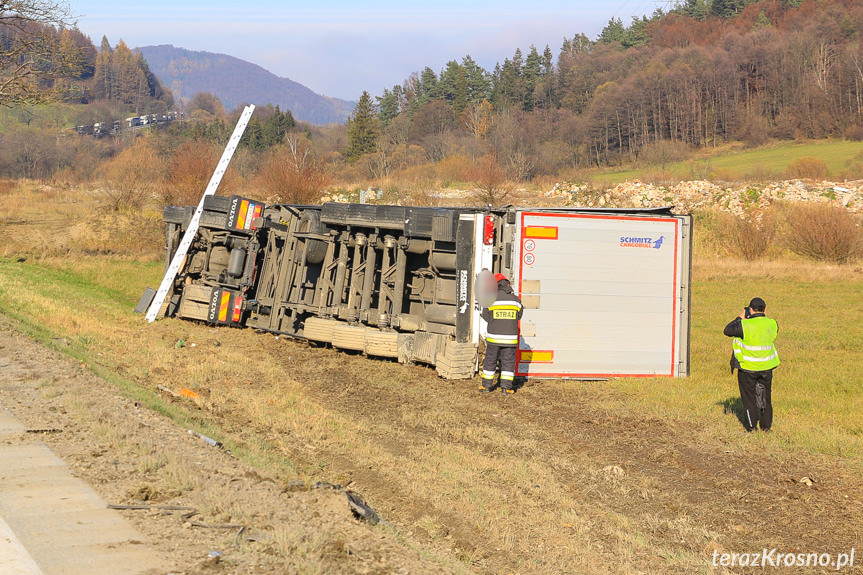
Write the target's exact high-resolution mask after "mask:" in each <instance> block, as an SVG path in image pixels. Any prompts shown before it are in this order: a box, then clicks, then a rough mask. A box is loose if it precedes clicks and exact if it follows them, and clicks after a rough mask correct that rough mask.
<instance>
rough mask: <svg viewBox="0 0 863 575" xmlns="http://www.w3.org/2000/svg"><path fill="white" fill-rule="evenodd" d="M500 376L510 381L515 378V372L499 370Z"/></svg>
mask: <svg viewBox="0 0 863 575" xmlns="http://www.w3.org/2000/svg"><path fill="white" fill-rule="evenodd" d="M500 378H501V379H505V380H507V381H512V380H513V379H515V372H514V371H501V372H500Z"/></svg>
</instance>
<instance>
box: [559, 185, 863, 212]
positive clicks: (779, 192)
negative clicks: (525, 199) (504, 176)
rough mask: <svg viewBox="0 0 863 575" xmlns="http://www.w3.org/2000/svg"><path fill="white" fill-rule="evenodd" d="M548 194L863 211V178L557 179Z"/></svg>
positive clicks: (568, 201) (684, 205) (599, 200)
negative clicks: (598, 183) (600, 183)
mask: <svg viewBox="0 0 863 575" xmlns="http://www.w3.org/2000/svg"><path fill="white" fill-rule="evenodd" d="M545 197H549V198H554V197H557V198H562V199H563V200H564V202H565V205H566V206H570V207H576V206H577V207H590V208H595V207H596V208H599V207H613V208H631V207H644V208H649V207H661V206H673V211H674V212H675V213H691V212H693V211H695V210H698V209H704V208H718V209H720V210H723V211H726V212H730V213H733V214H735V215H737V216H743V215H745V214H748V213H751V212H752V211H753V210H759V209H764V208H767V207H768V206H770V205H771V204H772V203H773V202H775V201H777V200H782V201H789V202H823V203H826V202H833V203H836V204H837V205H842V206H844V207H846V208H847V209H848V211H850V212H853V213H858V214H859V213H863V180H855V181H852V182H842V183H841V184H840V183H837V182H815V181H811V180H786V181H783V182H776V183H772V184H767V185H752V184H750V185H745V186H737V187H731V186H727V187H723V186H720V185H717V184H715V183H712V182H706V181H689V182H680V183H678V184H675V185H673V186H663V185H656V184H649V183H645V182H641V181H639V180H631V181H629V180H628V181H626V182H623V183H621V184H618V185H616V186H615V187H613V188H611V189H607V190H597V189H595V188H592V187H591V186H590V185H588V184H583V183H572V182H558V183H557V184H555V185H554V187H553V188H552V189H551V190H550V191H548V192H546V193H545Z"/></svg>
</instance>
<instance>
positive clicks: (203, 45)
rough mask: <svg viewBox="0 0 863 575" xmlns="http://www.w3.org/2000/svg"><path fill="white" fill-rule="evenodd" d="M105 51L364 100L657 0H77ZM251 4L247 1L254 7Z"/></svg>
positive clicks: (594, 30)
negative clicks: (203, 65) (230, 68)
mask: <svg viewBox="0 0 863 575" xmlns="http://www.w3.org/2000/svg"><path fill="white" fill-rule="evenodd" d="M69 2H70V6H71V9H72V13H73V15H74V16H75V18H76V19H77V22H78V28H79V29H80V30H81V31H82V32H84V33H85V34H87V35H88V36H90V38H91V39H92V40H93V42H94V43H95V44H96V46H97V47H98V46H99V44H100V42H101V40H102V36H107V38H108V41H109V42H110V43H111V45H112V46H115V45H116V44H117V42H118V41H119V40H123V41H124V42H126V44H127V45H129V47H130V48H135V47H137V46H150V45H158V44H173V45H174V46H177V47H181V48H186V49H188V50H196V51H206V52H217V53H222V54H228V55H231V56H235V57H237V58H241V59H243V60H246V61H249V62H252V63H254V64H258V65H259V66H262V67H264V68H266V69H267V70H269V71H270V72H272V73H273V74H276V75H277V76H282V77H286V78H290V79H291V80H294V81H296V82H299V83H301V84H303V85H305V86H307V87H308V88H311V89H312V90H313V91H315V92H317V93H319V94H324V95H326V96H334V97H337V98H344V99H346V100H356V99H358V98H359V96H360V94H362V92H363V90H368V91H369V93H370V94H372V95H373V96H375V95H380V94H381V92H382V91H383V90H384V88H392V86H393V85H394V84H401V83H402V82H404V80H405V79H406V78H407V77H408V76H409V75H410V74H411V73H412V72H419V71H420V70H422V68H424V67H425V66H429V67H431V68H432V69H433V70H435V71H436V72H440V70H441V69H442V68H443V67H444V66H445V65H446V63H447V62H448V61H450V60H457V61H461V59H462V57H464V56H465V55H467V54H469V55H470V56H471V57H472V58H473V59H474V60H475V61H476V62H477V63H478V64H479V65H481V66H483V67H484V68H486V69H487V70H489V71H491V70H492V69H493V68H494V65H495V63H497V62H501V63H502V62H503V60H504V59H505V58H510V57H512V55H513V53H514V52H515V49H516V48H521V50H522V52H525V53H526V52H527V50H528V48H529V47H530V45H531V44H533V45H535V46H536V47H537V49H538V50H539V51H540V53H541V52H542V51H543V50H544V49H545V46H546V44H547V45H548V46H549V47H550V48H551V50H552V53H553V54H554V55H555V58H556V57H557V54H558V52H559V50H560V46H561V44H562V43H563V39H564V37H566V38H571V37H572V36H574V35H576V34H578V33H584V34H587V36H588V37H589V38H591V39H595V38H596V36H597V34H599V32H600V31H601V30H602V28H603V27H604V26H605V24H606V23H607V22H608V20H609V19H610V18H612V17H615V18H621V19H622V20H623V22H624V23H626V24H628V23H629V22H630V21H631V19H632V16H636V15H637V16H641V15H642V14H650V13H652V12H653V11H654V10H655V9H656V8H657V7H663V8H667V7H668V6H669V4H670V3H669V2H657V1H656V0H608V1H605V2H601V1H600V2H597V1H593V0H569V1H566V0H519V1H513V0H461V1H456V0H428V1H425V2H420V1H416V0H399V1H395V0H366V1H365V2H350V1H347V0H306V1H305V2H297V1H293V0H285V1H278V0H257V1H255V2H249V3H246V2H238V1H233V2H227V1H223V0H206V1H205V0H174V1H171V2H169V1H166V0H148V1H146V2H136V3H134V4H132V3H127V2H125V1H123V0H69ZM246 5H247V6H246Z"/></svg>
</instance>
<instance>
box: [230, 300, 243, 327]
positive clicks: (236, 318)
mask: <svg viewBox="0 0 863 575" xmlns="http://www.w3.org/2000/svg"><path fill="white" fill-rule="evenodd" d="M242 307H243V298H242V297H240V296H237V297H236V298H234V315H233V317H232V318H231V319H232V321H233V322H234V323H237V322H238V321H240V313H242V311H243V310H242Z"/></svg>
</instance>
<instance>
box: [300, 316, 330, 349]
mask: <svg viewBox="0 0 863 575" xmlns="http://www.w3.org/2000/svg"><path fill="white" fill-rule="evenodd" d="M338 325H339V324H338V322H335V321H333V320H331V319H324V318H320V317H310V318H308V319H307V320H306V322H305V324H303V336H304V337H305V338H306V339H310V340H312V341H319V342H322V343H332V342H333V330H334V329H335V328H336V327H337V326H338Z"/></svg>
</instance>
